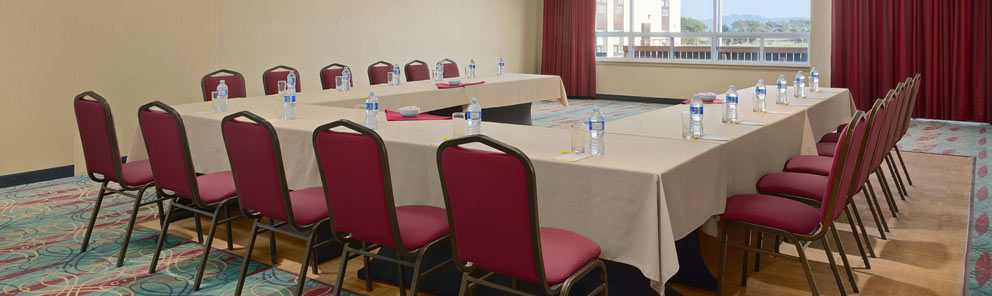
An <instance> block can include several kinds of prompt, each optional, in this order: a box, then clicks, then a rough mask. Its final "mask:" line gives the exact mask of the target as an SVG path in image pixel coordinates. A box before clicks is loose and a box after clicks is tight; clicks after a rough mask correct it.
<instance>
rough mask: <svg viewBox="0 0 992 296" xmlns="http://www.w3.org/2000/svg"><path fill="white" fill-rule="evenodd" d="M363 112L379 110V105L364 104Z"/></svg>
mask: <svg viewBox="0 0 992 296" xmlns="http://www.w3.org/2000/svg"><path fill="white" fill-rule="evenodd" d="M365 110H379V103H365Z"/></svg>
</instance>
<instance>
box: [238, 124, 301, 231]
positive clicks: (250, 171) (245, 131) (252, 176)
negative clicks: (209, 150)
mask: <svg viewBox="0 0 992 296" xmlns="http://www.w3.org/2000/svg"><path fill="white" fill-rule="evenodd" d="M221 132H222V133H223V136H224V146H225V147H226V148H227V157H228V160H229V161H230V162H231V173H232V174H233V175H234V185H235V188H237V192H238V203H239V204H240V205H241V210H242V212H243V213H244V214H245V216H248V217H251V218H257V217H258V216H263V217H267V218H272V219H275V220H280V221H286V222H289V223H290V224H291V225H293V227H296V228H297V229H302V227H299V225H298V224H296V220H295V219H294V218H293V212H292V210H291V209H292V206H291V203H290V200H289V187H288V186H287V185H286V171H285V170H284V169H283V165H282V151H281V150H280V149H279V137H278V135H276V131H275V129H274V128H272V125H271V124H269V122H268V121H266V120H265V119H262V118H261V117H259V116H258V115H255V114H253V113H251V112H248V111H241V112H237V113H234V114H231V115H228V116H226V117H224V119H223V121H221Z"/></svg>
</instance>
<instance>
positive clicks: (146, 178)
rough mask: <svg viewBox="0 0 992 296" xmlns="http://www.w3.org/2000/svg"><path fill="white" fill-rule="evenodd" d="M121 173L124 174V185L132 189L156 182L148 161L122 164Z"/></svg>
mask: <svg viewBox="0 0 992 296" xmlns="http://www.w3.org/2000/svg"><path fill="white" fill-rule="evenodd" d="M121 173H122V174H124V184H127V186H131V187H138V186H142V185H145V184H148V183H151V182H152V181H154V178H153V177H152V166H151V165H149V164H148V160H147V159H145V160H138V161H129V162H127V163H125V164H122V165H121Z"/></svg>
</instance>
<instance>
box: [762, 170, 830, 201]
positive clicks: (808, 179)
mask: <svg viewBox="0 0 992 296" xmlns="http://www.w3.org/2000/svg"><path fill="white" fill-rule="evenodd" d="M827 183H828V182H827V178H826V177H824V176H818V175H812V174H803V173H791V172H784V173H771V174H767V175H765V176H764V177H761V180H758V184H757V185H755V187H757V188H758V192H762V193H766V192H767V193H779V194H785V195H790V196H795V197H802V198H808V199H811V200H815V201H820V202H822V201H823V193H824V192H826V190H827Z"/></svg>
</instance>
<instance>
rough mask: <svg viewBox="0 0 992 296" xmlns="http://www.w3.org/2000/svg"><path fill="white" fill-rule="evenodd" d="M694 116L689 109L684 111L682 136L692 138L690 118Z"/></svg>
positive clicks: (687, 138)
mask: <svg viewBox="0 0 992 296" xmlns="http://www.w3.org/2000/svg"><path fill="white" fill-rule="evenodd" d="M690 118H692V116H691V115H690V114H689V111H682V138H683V139H686V140H692V132H691V131H689V120H690Z"/></svg>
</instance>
